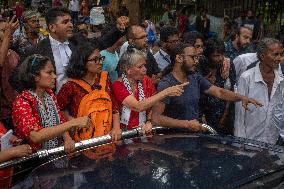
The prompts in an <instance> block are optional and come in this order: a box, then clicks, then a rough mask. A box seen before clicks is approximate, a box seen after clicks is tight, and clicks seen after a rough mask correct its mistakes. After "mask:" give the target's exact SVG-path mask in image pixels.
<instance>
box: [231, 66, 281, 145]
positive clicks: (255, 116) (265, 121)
mask: <svg viewBox="0 0 284 189" xmlns="http://www.w3.org/2000/svg"><path fill="white" fill-rule="evenodd" d="M274 73H275V78H274V82H273V87H272V91H271V95H270V97H269V96H268V88H267V85H266V83H265V82H264V80H263V78H262V75H261V72H260V69H259V64H257V65H256V67H254V68H251V69H249V70H247V71H245V72H244V73H243V74H242V75H241V77H240V79H239V82H238V87H237V92H238V93H239V94H242V95H244V96H247V97H249V98H254V99H256V100H258V101H259V102H260V103H262V104H263V106H262V107H255V106H254V105H252V104H250V105H249V106H248V108H249V111H246V110H245V109H244V108H243V107H242V103H241V102H238V103H236V112H235V114H236V116H235V136H238V137H243V138H249V139H254V140H258V141H262V142H267V143H272V144H275V143H276V141H277V138H278V135H277V129H276V128H275V127H273V126H272V125H271V119H272V110H273V108H274V106H275V105H276V104H277V102H279V101H280V100H283V99H281V94H282V92H283V82H284V81H283V75H282V73H281V71H280V69H279V70H275V71H274Z"/></svg>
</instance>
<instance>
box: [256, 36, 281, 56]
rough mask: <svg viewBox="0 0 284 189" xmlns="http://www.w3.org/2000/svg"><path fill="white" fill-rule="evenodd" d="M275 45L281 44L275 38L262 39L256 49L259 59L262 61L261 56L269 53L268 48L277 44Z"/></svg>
mask: <svg viewBox="0 0 284 189" xmlns="http://www.w3.org/2000/svg"><path fill="white" fill-rule="evenodd" d="M275 43H278V44H281V43H280V41H279V40H277V39H274V38H264V39H262V40H261V41H260V42H259V44H258V45H257V47H256V54H257V58H258V59H259V60H260V57H261V55H262V54H264V53H265V52H267V50H268V46H270V45H272V44H275Z"/></svg>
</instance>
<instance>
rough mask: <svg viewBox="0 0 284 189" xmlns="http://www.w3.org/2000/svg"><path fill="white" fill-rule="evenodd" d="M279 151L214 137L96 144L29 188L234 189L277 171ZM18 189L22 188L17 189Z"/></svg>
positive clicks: (35, 178) (58, 163)
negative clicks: (43, 185) (44, 186)
mask: <svg viewBox="0 0 284 189" xmlns="http://www.w3.org/2000/svg"><path fill="white" fill-rule="evenodd" d="M283 164H284V154H283V148H282V147H277V146H273V145H268V144H265V143H259V142H254V141H250V140H245V139H240V138H234V137H228V136H227V137H222V136H218V135H204V134H189V133H174V134H162V135H155V136H153V137H147V138H146V137H144V138H142V139H141V138H134V139H131V140H126V141H125V142H120V143H117V144H114V143H112V144H107V145H102V146H99V147H96V148H93V149H89V150H86V151H84V152H77V153H76V154H75V156H73V157H63V158H60V159H57V160H53V161H52V162H49V163H45V164H43V165H41V166H39V167H38V168H36V169H35V170H34V171H33V172H32V173H31V174H30V175H29V176H28V177H27V178H26V179H25V180H24V181H22V182H21V183H18V184H17V185H16V186H15V187H19V186H24V185H25V184H26V183H27V182H28V183H29V185H30V186H32V187H33V188H36V187H35V186H38V185H40V184H41V183H49V184H52V185H54V186H56V187H55V188H63V187H64V188H65V187H67V188H72V187H74V188H112V187H114V188H117V189H119V188H123V189H125V188H129V189H131V188H163V189H170V188H175V189H176V188H226V189H229V188H236V187H239V186H242V185H244V184H247V183H249V182H251V181H253V180H255V179H258V178H261V177H263V176H266V175H269V174H272V173H275V172H277V171H280V170H283V168H284V167H283ZM22 188H24V187H22Z"/></svg>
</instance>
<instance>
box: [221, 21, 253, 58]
mask: <svg viewBox="0 0 284 189" xmlns="http://www.w3.org/2000/svg"><path fill="white" fill-rule="evenodd" d="M252 34H253V31H252V29H251V28H249V27H247V26H242V27H241V28H240V29H239V30H238V31H237V32H235V33H232V36H231V40H230V41H228V42H226V43H225V55H226V56H227V57H229V58H230V60H231V61H233V60H234V59H235V58H236V57H237V56H239V55H241V54H245V53H252V52H254V49H253V46H252V44H251V43H250V42H251V39H252Z"/></svg>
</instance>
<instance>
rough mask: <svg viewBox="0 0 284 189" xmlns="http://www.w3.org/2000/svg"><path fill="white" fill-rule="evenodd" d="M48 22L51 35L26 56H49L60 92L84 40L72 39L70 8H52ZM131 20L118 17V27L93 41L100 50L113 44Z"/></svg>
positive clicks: (32, 48) (48, 13)
mask: <svg viewBox="0 0 284 189" xmlns="http://www.w3.org/2000/svg"><path fill="white" fill-rule="evenodd" d="M45 20H46V24H47V26H48V30H49V37H47V38H46V39H44V40H42V41H40V42H39V43H38V44H37V45H36V46H33V47H31V48H29V49H27V51H26V57H27V56H29V55H32V54H41V55H43V56H47V57H49V58H50V59H51V60H52V61H53V62H54V64H55V67H56V75H57V79H56V80H57V82H56V85H57V87H56V92H58V91H59V90H60V88H61V86H62V84H63V83H64V82H66V80H67V77H66V74H65V68H66V66H67V65H68V63H69V59H70V56H71V54H72V51H73V50H74V49H75V48H76V46H77V45H78V43H79V44H83V45H84V42H82V41H77V43H74V41H76V40H70V41H69V39H70V38H71V37H72V36H73V24H72V19H71V16H70V13H69V10H67V9H65V8H61V7H56V8H52V9H50V10H49V11H48V12H47V13H46V17H45ZM128 22H129V19H128V17H125V16H122V17H120V18H118V19H117V24H116V27H113V28H112V29H111V30H110V31H109V32H108V33H106V34H105V35H103V36H102V37H100V38H98V39H96V38H94V39H91V40H90V41H91V42H93V43H97V44H98V46H99V48H100V50H103V49H105V48H107V47H110V46H112V45H113V44H114V43H115V42H116V41H117V40H118V39H119V38H120V37H121V36H123V35H124V34H125V30H126V26H127V24H128Z"/></svg>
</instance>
